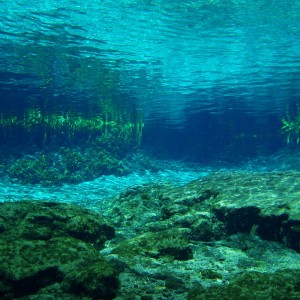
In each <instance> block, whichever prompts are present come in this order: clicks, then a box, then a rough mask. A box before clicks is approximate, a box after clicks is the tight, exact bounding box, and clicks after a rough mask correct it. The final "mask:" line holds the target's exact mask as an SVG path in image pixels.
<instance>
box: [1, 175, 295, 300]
mask: <svg viewBox="0 0 300 300" xmlns="http://www.w3.org/2000/svg"><path fill="white" fill-rule="evenodd" d="M299 177H300V173H296V172H290V173H275V172H273V173H241V172H230V173H229V172H228V173H226V172H222V173H214V174H211V175H209V176H206V177H203V178H201V179H199V180H196V181H193V182H191V183H189V184H187V185H185V186H182V187H176V186H172V185H170V184H169V183H158V184H148V185H141V186H135V187H132V188H130V189H128V190H125V191H123V192H122V193H121V194H120V195H118V196H117V197H114V198H110V199H106V200H101V201H99V203H97V205H94V207H97V212H95V211H90V210H86V209H84V208H81V207H76V206H71V205H65V204H58V203H53V202H37V201H36V202H29V201H28V202H26V201H24V202H15V203H13V202H12V203H3V204H2V205H0V233H1V234H0V297H1V298H2V299H24V300H25V299H116V300H129V299H134V300H135V299H136V300H163V299H174V300H183V299H188V300H194V299H195V300H198V299H249V300H252V299H253V300H254V299H300V259H299V258H300V254H299V252H300V201H299V200H300V181H299Z"/></svg>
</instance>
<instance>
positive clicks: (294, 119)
mask: <svg viewBox="0 0 300 300" xmlns="http://www.w3.org/2000/svg"><path fill="white" fill-rule="evenodd" d="M281 122H282V127H281V130H282V132H283V133H284V134H286V142H287V143H288V144H290V143H296V144H299V142H300V106H299V104H297V108H296V113H295V114H294V115H291V114H290V112H289V111H287V112H286V115H285V117H284V118H281Z"/></svg>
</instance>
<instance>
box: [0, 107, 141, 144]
mask: <svg viewBox="0 0 300 300" xmlns="http://www.w3.org/2000/svg"><path fill="white" fill-rule="evenodd" d="M22 129H23V130H25V132H26V133H29V134H30V133H33V132H34V133H35V134H39V135H40V137H41V139H43V144H45V143H46V142H47V138H48V137H49V135H55V136H59V135H62V136H64V137H66V138H68V139H69V140H70V141H71V139H72V138H73V137H75V136H76V135H81V136H82V135H83V134H85V135H86V136H87V137H89V136H90V135H102V134H108V133H109V132H116V131H117V132H119V131H122V132H124V133H126V135H127V138H129V136H130V137H131V138H132V139H134V140H135V142H136V143H137V144H139V143H140V142H141V137H142V129H143V122H142V120H141V119H140V120H138V121H136V122H131V121H130V118H127V120H123V119H122V118H121V117H120V116H118V115H117V114H115V115H113V114H109V113H103V114H102V115H101V116H94V117H89V118H86V117H83V116H80V115H78V114H77V115H76V114H71V113H65V114H42V112H41V111H40V110H38V109H28V110H27V111H26V112H25V113H24V116H23V117H22V118H20V117H19V118H18V117H16V116H10V117H4V116H3V115H2V114H1V115H0V131H2V133H3V135H4V136H5V137H6V138H9V135H10V133H11V135H12V136H13V135H15V131H20V130H22ZM116 129H117V130H116Z"/></svg>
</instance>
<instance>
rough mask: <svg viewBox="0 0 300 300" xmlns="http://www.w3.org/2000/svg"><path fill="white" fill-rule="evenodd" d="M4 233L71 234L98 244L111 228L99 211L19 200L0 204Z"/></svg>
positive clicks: (43, 236)
mask: <svg viewBox="0 0 300 300" xmlns="http://www.w3.org/2000/svg"><path fill="white" fill-rule="evenodd" d="M0 220H2V224H3V228H5V229H4V231H3V230H2V231H3V233H4V234H9V235H15V236H16V237H17V238H18V237H19V236H21V237H22V238H25V239H31V240H49V239H50V238H52V237H60V236H71V237H74V238H77V239H79V240H82V241H84V242H88V243H92V244H93V245H94V246H95V247H97V248H101V247H102V246H103V244H104V243H105V241H106V240H108V239H112V238H113V237H114V228H113V227H112V226H111V225H110V224H109V222H108V221H107V220H106V219H105V218H104V217H102V216H101V215H99V214H97V213H95V212H93V211H90V210H87V209H84V208H80V207H78V206H74V205H66V204H61V203H55V202H30V201H20V202H14V203H8V202H6V203H1V204H0Z"/></svg>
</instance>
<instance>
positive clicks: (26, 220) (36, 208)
mask: <svg viewBox="0 0 300 300" xmlns="http://www.w3.org/2000/svg"><path fill="white" fill-rule="evenodd" d="M0 220H1V224H2V228H3V230H2V232H1V234H0V297H1V299H16V298H22V297H29V296H31V295H40V296H39V297H40V298H39V299H43V297H45V299H48V298H47V295H48V296H51V297H55V299H83V298H84V299H97V297H99V299H102V298H103V299H113V298H114V296H115V295H116V290H117V288H118V279H117V275H118V273H117V271H116V270H115V268H114V267H113V266H112V264H111V263H109V262H107V261H106V260H105V259H104V258H103V256H102V255H100V254H99V251H98V249H101V248H102V247H103V244H104V242H105V241H107V240H108V239H111V238H112V237H113V236H114V229H113V227H111V226H110V225H109V223H108V222H107V221H106V220H105V219H104V218H103V217H102V216H100V215H98V214H96V213H94V212H91V211H88V210H86V209H82V208H79V207H76V206H71V205H65V204H57V203H52V202H29V201H28V202H26V201H24V202H15V203H13V202H12V203H2V204H1V205H0ZM95 295H97V296H95ZM24 299H25V298H24ZM28 299H29V298H28Z"/></svg>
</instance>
